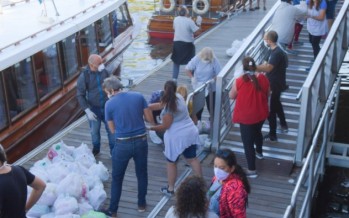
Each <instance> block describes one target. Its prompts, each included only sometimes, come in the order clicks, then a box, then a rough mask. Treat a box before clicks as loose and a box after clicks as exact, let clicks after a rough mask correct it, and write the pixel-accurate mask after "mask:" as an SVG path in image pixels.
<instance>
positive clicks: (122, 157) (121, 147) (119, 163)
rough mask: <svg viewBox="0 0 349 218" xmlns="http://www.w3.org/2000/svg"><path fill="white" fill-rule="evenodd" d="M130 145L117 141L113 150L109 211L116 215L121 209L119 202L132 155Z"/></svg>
mask: <svg viewBox="0 0 349 218" xmlns="http://www.w3.org/2000/svg"><path fill="white" fill-rule="evenodd" d="M131 149H132V147H131V145H130V144H128V143H125V142H121V141H117V142H116V144H115V147H114V149H113V155H112V182H111V192H110V206H109V211H110V212H112V213H116V212H117V211H118V207H119V201H120V197H121V191H122V182H123V180H124V176H125V171H126V168H127V165H128V161H129V160H130V158H131V156H132V153H131V151H130V150H131Z"/></svg>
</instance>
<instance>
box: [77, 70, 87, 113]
mask: <svg viewBox="0 0 349 218" xmlns="http://www.w3.org/2000/svg"><path fill="white" fill-rule="evenodd" d="M85 71H86V69H84V70H83V71H82V72H81V73H80V76H79V78H78V81H77V84H76V97H77V99H78V102H79V105H80V107H81V109H82V110H85V109H86V108H88V103H87V100H86V91H87V90H86V89H87V87H86V83H85V73H84V72H85Z"/></svg>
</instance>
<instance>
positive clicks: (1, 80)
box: [0, 0, 133, 160]
mask: <svg viewBox="0 0 349 218" xmlns="http://www.w3.org/2000/svg"><path fill="white" fill-rule="evenodd" d="M8 3H9V4H7V5H3V6H2V8H1V10H0V11H1V12H0V143H1V144H3V146H4V147H5V149H6V151H7V153H8V155H9V159H10V160H16V159H17V158H19V157H20V156H22V155H23V154H25V153H27V152H28V151H30V150H31V149H33V148H34V147H35V146H37V145H39V144H40V143H42V142H43V141H44V140H46V139H47V138H50V137H51V136H52V135H53V134H55V133H57V131H59V130H60V129H62V128H64V127H65V126H67V125H68V124H69V123H71V122H72V121H74V120H75V119H76V118H78V117H79V116H81V110H80V108H79V105H78V103H77V100H76V98H75V94H76V79H77V77H78V75H79V72H80V70H81V68H82V67H84V66H85V65H86V64H87V59H88V56H89V55H90V54H92V53H98V54H100V55H101V56H102V57H103V59H104V62H105V64H106V67H107V69H108V70H109V71H110V72H112V73H113V74H116V75H118V74H119V72H120V71H119V66H120V63H121V59H122V57H121V55H120V54H122V52H123V51H124V50H125V48H126V47H127V46H128V45H129V44H130V43H131V41H132V31H133V24H132V20H131V17H130V14H129V11H128V6H127V0H40V1H38V0H31V1H29V0H27V1H17V2H12V1H10V2H8Z"/></svg>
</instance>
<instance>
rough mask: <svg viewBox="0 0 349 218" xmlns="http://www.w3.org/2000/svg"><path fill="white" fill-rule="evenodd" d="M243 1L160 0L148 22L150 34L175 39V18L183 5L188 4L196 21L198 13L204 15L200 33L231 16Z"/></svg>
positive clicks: (155, 36)
mask: <svg viewBox="0 0 349 218" xmlns="http://www.w3.org/2000/svg"><path fill="white" fill-rule="evenodd" d="M241 3H242V0H192V1H191V0H189V1H188V0H186V1H184V0H160V1H159V10H158V11H155V12H154V14H153V16H152V17H151V18H150V20H149V23H148V33H149V36H150V38H163V39H173V19H174V18H175V16H177V11H178V7H179V6H181V5H186V7H187V8H188V10H189V12H190V15H191V17H192V18H193V20H194V21H195V20H196V17H197V16H198V15H200V16H201V17H202V24H201V30H200V33H199V34H198V35H200V34H201V33H203V32H205V31H207V30H209V29H211V28H212V27H214V26H215V25H217V24H219V23H220V22H222V21H223V20H224V19H226V18H227V17H228V16H230V15H231V14H232V13H233V12H234V11H235V9H237V8H239V7H240V6H241Z"/></svg>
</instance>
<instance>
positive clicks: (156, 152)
mask: <svg viewBox="0 0 349 218" xmlns="http://www.w3.org/2000/svg"><path fill="white" fill-rule="evenodd" d="M275 2H276V1H275V0H272V1H267V9H270V8H271V7H272V5H273V4H274V3H275ZM267 12H268V11H263V10H258V11H254V12H241V13H239V14H238V15H237V16H233V17H232V19H230V20H227V21H225V22H224V23H223V24H222V25H221V26H219V27H218V28H215V29H214V30H212V31H211V32H210V33H209V34H208V35H207V36H204V37H202V38H201V39H200V40H198V41H197V42H196V50H197V51H199V50H201V48H203V47H206V46H209V47H212V48H213V49H214V51H215V54H216V56H217V57H218V58H219V60H220V62H221V64H222V65H224V64H226V63H227V61H228V60H229V57H228V56H227V55H226V54H225V51H226V49H227V48H230V47H231V43H232V42H233V41H234V40H235V39H239V40H241V39H243V38H245V37H247V36H248V35H249V34H250V33H251V32H252V30H253V29H254V28H255V27H256V26H257V25H258V23H259V21H261V20H262V18H263V17H264V16H265V15H266V13H267ZM183 68H184V66H182V67H181V72H180V76H179V80H178V83H179V84H187V86H188V88H189V89H191V86H190V80H189V78H188V77H187V76H186V75H185V74H184V73H183ZM171 77H172V63H171V61H169V60H168V61H165V62H164V65H163V66H162V67H161V68H160V69H159V70H157V71H156V72H154V73H152V74H151V75H149V76H148V77H147V78H144V79H143V80H142V81H140V82H139V83H138V84H137V85H136V86H135V87H134V88H133V90H135V91H139V92H141V93H142V94H144V95H145V96H146V98H147V99H149V96H150V94H151V92H152V91H154V90H157V89H162V88H163V84H164V83H165V81H167V80H169V79H171ZM206 118H207V114H206ZM59 140H63V141H64V142H65V143H66V144H67V145H69V146H79V145H80V143H81V142H85V143H86V144H88V145H89V146H91V139H90V133H89V127H88V123H87V122H86V121H81V122H80V124H79V125H77V127H76V128H74V129H73V130H71V131H69V132H67V133H66V134H63V135H62V136H60V137H58V138H57V140H56V142H58V141H59ZM148 142H149V154H148V157H149V158H148V176H149V185H148V195H147V211H146V212H145V213H138V211H137V182H136V177H135V172H134V164H133V161H132V160H131V161H130V163H129V166H128V169H127V172H126V175H125V179H124V184H123V193H122V197H121V201H120V205H119V211H118V217H120V218H124V217H148V216H149V215H150V214H151V215H152V216H149V217H154V216H153V215H154V212H153V209H154V208H155V207H156V206H157V205H158V203H159V202H162V201H164V202H166V200H169V201H168V202H167V203H166V204H165V205H164V207H162V209H161V210H160V211H159V213H158V214H157V215H156V216H155V217H164V215H165V213H166V211H167V209H168V208H169V207H170V206H171V205H173V200H174V199H173V198H172V199H166V197H165V198H164V196H163V195H162V194H161V193H160V192H159V188H160V187H161V186H163V185H166V183H167V177H166V175H167V174H166V160H165V158H164V157H163V154H162V151H163V147H162V146H161V145H155V144H153V143H152V142H151V141H150V140H148ZM46 153H47V148H45V149H43V150H42V151H41V152H39V153H38V154H37V155H36V156H35V157H33V158H30V160H28V161H25V163H24V164H23V165H24V166H25V167H27V168H29V167H31V166H32V165H33V163H34V162H35V161H36V160H39V159H41V158H43V157H44V156H45V155H46ZM213 156H214V155H213V154H212V153H210V154H208V156H207V157H206V158H205V159H204V160H203V161H202V166H203V173H204V177H205V179H206V181H207V183H208V184H209V182H210V180H211V178H212V176H213V166H212V160H213ZM237 156H238V159H239V162H240V163H241V165H243V166H245V165H246V163H245V158H244V156H243V154H237ZM97 160H100V161H102V162H103V163H104V164H105V165H106V166H107V167H108V169H109V170H110V171H111V159H110V156H109V148H108V143H107V137H106V134H105V131H104V130H102V149H101V154H100V155H98V156H97ZM257 164H258V167H259V169H260V170H259V177H258V178H257V179H251V180H250V182H251V186H252V192H251V194H250V195H249V206H248V209H247V213H248V217H282V214H283V213H284V211H285V209H286V206H287V205H288V204H289V202H290V196H291V193H292V191H293V188H294V185H293V183H292V182H290V181H289V180H290V179H295V178H296V176H297V174H298V173H299V169H292V163H291V162H290V161H284V160H277V159H271V158H266V159H265V160H261V161H259V160H258V161H257ZM291 169H292V172H291V173H290V170H291ZM188 170H189V168H188V167H186V166H185V163H184V161H183V160H180V161H179V163H178V177H181V175H183V174H184V173H186V172H187V171H188ZM110 181H111V179H109V180H108V181H107V182H106V183H105V190H106V191H107V195H108V199H107V200H106V202H105V204H104V206H103V207H108V204H109V198H110Z"/></svg>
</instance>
